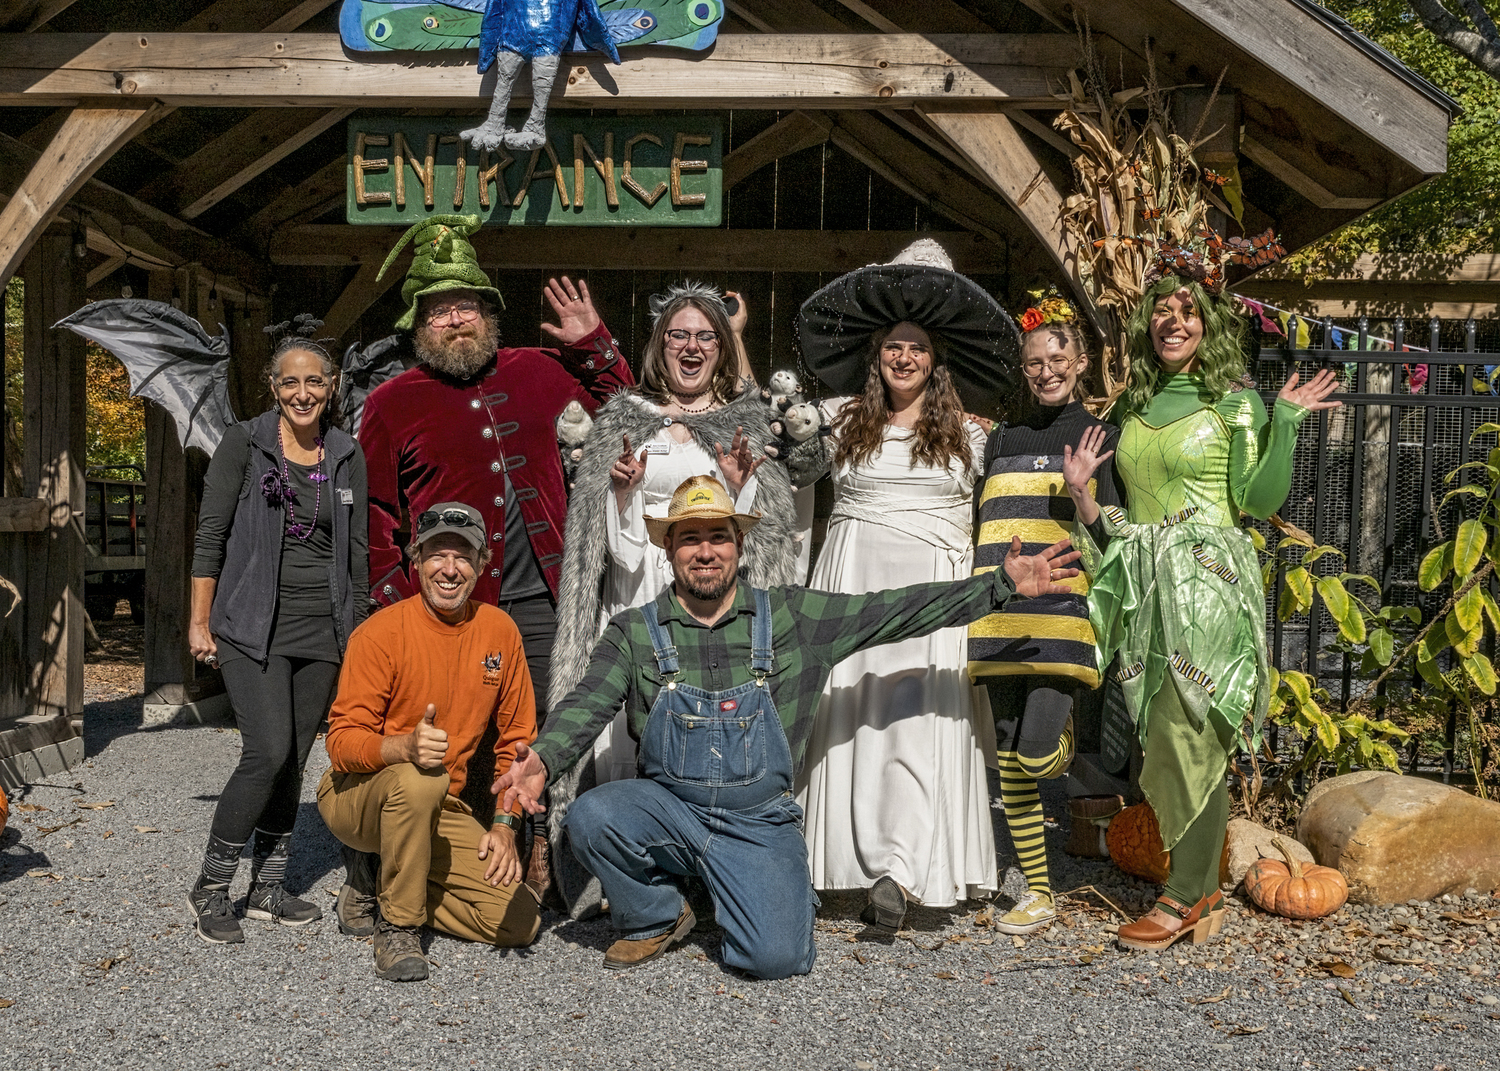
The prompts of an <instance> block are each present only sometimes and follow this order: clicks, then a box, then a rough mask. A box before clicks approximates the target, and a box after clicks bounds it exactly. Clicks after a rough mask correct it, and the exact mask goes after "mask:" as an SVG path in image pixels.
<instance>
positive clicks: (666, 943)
mask: <svg viewBox="0 0 1500 1071" xmlns="http://www.w3.org/2000/svg"><path fill="white" fill-rule="evenodd" d="M697 924H698V920H697V918H696V917H694V915H693V909H692V908H690V907H688V905H687V902H686V901H684V902H683V905H682V914H680V915H678V916H677V922H676V923H675V924H674V925H673V926H672V928H671V929H670V930H668V931H667V932H666V933H659V934H657V935H656V936H655V937H636V938H627V937H622V938H620V940H618V941H616V942H615V943H614V944H612V945H610V946H609V951H608V952H606V953H604V965H605V966H606V967H608V968H609V969H610V970H612V971H623V970H626V969H627V968H630V967H639V966H640V965H641V964H642V963H650V962H651V961H652V960H653V959H656V958H657V957H658V956H660V955H661V954H662V953H663V952H665V951H666V950H667V949H669V948H671V947H672V946H673V945H674V944H676V943H677V942H678V941H680V940H682V939H683V938H684V937H686V936H687V935H688V934H689V933H691V932H692V930H693V927H694V926H696V925H697Z"/></svg>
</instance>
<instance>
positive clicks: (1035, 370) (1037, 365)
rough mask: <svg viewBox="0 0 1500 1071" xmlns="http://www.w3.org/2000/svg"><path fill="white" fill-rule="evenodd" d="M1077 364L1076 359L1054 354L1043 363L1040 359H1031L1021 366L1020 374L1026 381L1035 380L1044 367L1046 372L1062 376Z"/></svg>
mask: <svg viewBox="0 0 1500 1071" xmlns="http://www.w3.org/2000/svg"><path fill="white" fill-rule="evenodd" d="M1077 363H1078V358H1077V357H1064V356H1062V355H1061V354H1054V355H1053V356H1051V357H1048V358H1047V359H1046V360H1045V361H1044V360H1042V359H1041V358H1040V357H1033V358H1032V359H1031V360H1029V361H1026V362H1024V363H1023V364H1022V365H1021V374H1022V375H1024V376H1025V377H1026V378H1027V379H1036V378H1037V377H1038V376H1040V375H1041V374H1042V368H1043V367H1044V366H1045V367H1046V369H1047V371H1048V372H1051V373H1052V374H1053V375H1054V376H1064V375H1067V374H1068V370H1069V369H1070V368H1072V367H1073V366H1074V365H1075V364H1077Z"/></svg>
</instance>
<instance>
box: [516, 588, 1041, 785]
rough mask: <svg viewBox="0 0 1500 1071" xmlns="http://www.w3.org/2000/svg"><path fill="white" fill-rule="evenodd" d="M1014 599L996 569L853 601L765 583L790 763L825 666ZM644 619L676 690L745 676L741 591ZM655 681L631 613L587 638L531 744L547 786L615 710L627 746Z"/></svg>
mask: <svg viewBox="0 0 1500 1071" xmlns="http://www.w3.org/2000/svg"><path fill="white" fill-rule="evenodd" d="M1014 594H1015V592H1014V589H1013V588H1012V587H1011V584H1010V581H1009V579H1008V578H1007V577H1006V575H1005V570H1004V569H995V570H993V571H992V572H989V573H984V574H982V575H980V576H973V577H969V578H968V579H966V580H960V581H955V582H952V583H947V582H939V583H933V584H915V585H913V586H911V587H907V588H894V589H892V590H890V591H872V592H870V593H868V594H865V595H835V594H832V593H830V592H826V591H810V590H808V589H807V588H798V587H781V588H772V589H771V591H770V596H771V599H770V601H771V623H772V627H771V634H772V646H773V647H774V648H775V651H776V657H775V662H774V663H773V666H772V669H771V674H770V677H769V678H768V679H769V682H770V686H771V699H772V700H773V701H774V702H775V704H776V712H777V713H778V714H779V715H780V716H781V727H782V729H783V730H785V732H786V738H787V743H789V744H790V745H791V749H792V762H793V764H794V765H795V766H797V767H798V768H800V767H801V766H802V759H803V756H804V755H805V754H806V752H807V738H808V735H809V733H810V732H811V730H812V722H813V715H815V714H816V713H817V710H818V700H819V699H820V698H821V697H822V694H823V687H824V686H825V685H826V684H827V683H828V676H829V673H830V672H831V671H832V669H833V667H834V665H835V664H837V663H838V662H840V661H842V660H843V659H845V658H848V657H849V656H850V655H852V654H853V653H854V652H855V651H859V650H862V649H864V648H866V647H875V646H877V645H879V644H882V643H895V642H896V641H897V640H904V639H908V638H910V637H912V636H925V635H926V634H927V633H929V632H935V631H936V630H938V629H940V628H947V627H951V626H955V625H966V624H968V623H969V622H970V621H974V620H977V619H978V618H981V617H984V616H985V615H986V614H990V613H993V612H994V611H996V610H998V609H999V608H1000V607H1001V606H1002V605H1004V604H1005V602H1006V601H1007V600H1008V599H1010V598H1011V596H1012V595H1014ZM656 613H657V619H658V620H659V621H661V623H662V625H663V626H665V627H666V629H667V631H668V633H669V634H670V635H671V637H672V642H673V643H674V644H675V645H676V647H677V657H678V663H679V665H680V666H681V667H682V668H681V670H680V672H679V673H678V675H677V679H678V680H679V681H681V682H682V683H683V684H686V685H690V686H692V687H694V688H702V689H703V690H704V691H710V692H717V691H723V690H725V689H728V688H733V687H735V686H736V685H740V684H745V683H747V682H748V681H751V680H753V679H754V674H753V673H751V671H750V622H751V619H752V617H753V615H754V613H755V599H754V597H753V596H752V595H751V594H750V588H749V586H748V585H746V584H743V583H742V584H740V585H739V587H738V590H737V591H736V592H735V596H734V603H733V604H732V605H731V606H730V608H729V610H728V612H726V613H725V614H724V616H723V617H721V618H719V620H718V621H716V622H715V623H714V624H713V625H704V624H702V623H701V622H699V621H697V620H695V619H694V618H693V617H692V616H691V615H690V614H688V613H687V611H685V610H683V609H682V606H681V605H680V604H679V603H678V601H677V598H676V596H674V595H673V594H672V589H671V588H667V589H666V590H665V591H663V592H662V593H661V594H660V595H658V596H657V598H656ZM662 683H663V680H662V675H661V674H660V673H659V672H657V669H656V658H655V656H654V655H653V654H652V649H651V635H650V633H649V632H648V631H647V628H646V618H645V615H644V614H642V613H641V612H640V610H626V611H625V612H624V613H621V614H618V615H616V616H615V617H614V619H613V620H611V621H610V623H609V625H608V627H607V628H605V630H604V635H603V636H601V637H600V638H599V643H598V646H596V647H595V648H594V655H593V659H592V661H590V662H589V668H588V672H587V673H586V674H584V677H583V680H582V681H580V682H579V684H578V687H577V688H574V689H573V691H572V692H571V693H570V694H569V695H568V697H567V698H566V699H564V700H563V701H562V703H561V704H559V705H558V707H557V708H556V709H554V710H553V711H552V712H551V714H549V715H548V717H547V722H546V725H545V727H544V730H543V732H542V734H541V737H540V738H539V739H538V740H537V742H536V743H535V744H534V745H533V750H534V751H535V752H536V753H537V755H538V757H540V758H541V760H542V761H543V762H545V763H546V764H547V779H548V782H549V783H550V782H552V781H555V780H556V779H557V778H558V777H559V776H561V775H562V774H563V773H564V772H566V771H567V770H568V769H569V768H570V767H571V766H573V764H574V763H576V762H577V761H578V760H579V759H580V758H581V757H582V756H583V755H584V754H586V753H587V752H588V751H589V750H590V748H591V747H592V746H593V743H594V738H595V737H597V736H598V735H599V733H600V732H602V731H603V729H604V727H605V726H606V725H608V724H609V723H610V721H611V720H612V719H613V718H614V716H615V713H616V712H617V711H618V710H619V709H620V708H621V707H622V706H623V707H624V708H625V711H626V713H627V715H628V716H629V719H630V735H631V736H632V737H634V738H636V739H637V740H639V739H640V736H641V731H642V730H643V729H645V727H646V718H647V717H648V716H649V715H650V713H651V706H652V704H653V703H654V702H655V700H656V693H657V691H658V690H659V689H660V688H661V686H662Z"/></svg>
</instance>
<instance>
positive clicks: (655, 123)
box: [345, 112, 724, 227]
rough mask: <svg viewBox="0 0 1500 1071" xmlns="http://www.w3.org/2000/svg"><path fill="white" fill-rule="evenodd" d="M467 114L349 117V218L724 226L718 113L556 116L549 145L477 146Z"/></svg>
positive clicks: (402, 221)
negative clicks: (469, 141)
mask: <svg viewBox="0 0 1500 1071" xmlns="http://www.w3.org/2000/svg"><path fill="white" fill-rule="evenodd" d="M471 121H472V120H466V119H464V118H463V117H461V116H454V117H433V116H419V117H414V116H407V115H400V114H396V113H389V114H382V113H378V112H377V113H362V114H360V115H358V116H356V117H355V118H353V119H350V120H349V127H348V142H349V156H348V159H349V163H348V165H347V167H348V170H347V175H346V183H345V189H346V195H345V204H346V217H347V219H348V221H349V222H350V223H371V224H382V225H388V224H399V225H401V226H410V225H411V224H413V223H416V222H418V221H420V220H422V219H424V218H426V217H428V216H431V215H437V214H442V213H449V212H462V213H464V214H475V213H477V214H478V215H479V216H480V217H481V218H483V219H484V220H485V222H486V223H488V224H490V225H492V226H493V225H505V224H514V225H531V226H539V225H543V224H546V225H554V226H556V225H562V226H566V225H573V226H589V227H597V226H607V225H610V224H625V225H630V226H640V225H642V224H645V225H650V226H669V227H670V226H678V227H681V226H689V227H717V226H719V224H720V223H721V221H722V219H723V207H724V186H723V160H724V124H723V122H722V121H721V120H719V119H717V118H713V117H707V116H704V117H699V116H665V117H661V116H651V117H642V118H640V119H634V118H628V117H627V118H614V119H595V118H589V117H587V116H577V117H573V116H566V115H559V116H553V117H552V118H551V121H550V122H549V124H548V125H549V129H548V131H547V141H546V143H545V144H544V145H543V147H542V148H540V149H535V150H532V151H530V152H512V151H510V150H507V149H503V148H502V149H492V150H488V151H486V150H477V149H474V148H472V147H471V146H468V145H465V144H464V143H463V142H462V141H460V140H459V136H458V134H459V130H460V128H461V127H463V126H465V125H466V124H467V123H468V122H471Z"/></svg>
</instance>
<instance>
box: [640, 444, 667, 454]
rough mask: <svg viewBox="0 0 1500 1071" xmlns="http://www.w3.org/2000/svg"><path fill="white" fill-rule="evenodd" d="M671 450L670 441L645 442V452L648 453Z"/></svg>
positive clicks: (664, 452)
mask: <svg viewBox="0 0 1500 1071" xmlns="http://www.w3.org/2000/svg"><path fill="white" fill-rule="evenodd" d="M671 452H672V446H671V444H670V443H657V442H650V443H647V444H646V453H648V454H670V453H671Z"/></svg>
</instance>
